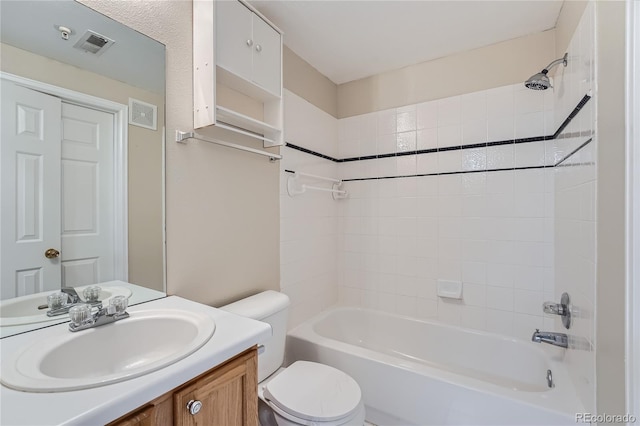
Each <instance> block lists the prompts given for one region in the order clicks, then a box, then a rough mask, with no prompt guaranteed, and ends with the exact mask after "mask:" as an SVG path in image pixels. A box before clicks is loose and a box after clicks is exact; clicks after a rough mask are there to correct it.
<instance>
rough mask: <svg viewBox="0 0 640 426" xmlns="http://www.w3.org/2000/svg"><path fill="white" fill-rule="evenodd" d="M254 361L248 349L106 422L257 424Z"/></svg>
mask: <svg viewBox="0 0 640 426" xmlns="http://www.w3.org/2000/svg"><path fill="white" fill-rule="evenodd" d="M257 364H258V356H257V350H256V349H255V348H252V349H249V350H248V351H245V352H243V353H242V354H240V355H238V356H236V357H235V358H233V359H231V360H229V361H227V362H225V363H224V364H223V365H221V366H218V367H215V368H213V369H211V370H210V371H207V372H206V373H204V374H202V375H201V376H199V377H197V378H195V379H193V380H191V381H189V382H188V383H185V384H184V385H183V386H180V387H179V388H177V389H174V390H172V391H170V392H167V393H166V394H164V395H162V396H161V397H159V398H156V399H155V400H153V401H150V402H149V403H148V404H145V405H144V406H143V407H141V408H139V409H138V410H135V411H134V412H132V413H128V414H125V415H124V416H123V417H122V418H120V419H118V420H116V421H114V422H111V423H109V425H108V426H134V425H141V426H145V425H157V426H171V425H175V426H187V425H228V426H234V425H238V426H240V425H246V426H250V425H256V426H257V424H258V410H257V408H258V406H257V401H258V394H257V389H258V376H257Z"/></svg>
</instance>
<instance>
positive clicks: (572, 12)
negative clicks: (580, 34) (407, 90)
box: [554, 0, 589, 71]
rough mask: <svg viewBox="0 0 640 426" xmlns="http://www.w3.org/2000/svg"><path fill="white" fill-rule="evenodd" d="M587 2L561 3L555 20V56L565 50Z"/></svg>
mask: <svg viewBox="0 0 640 426" xmlns="http://www.w3.org/2000/svg"><path fill="white" fill-rule="evenodd" d="M588 3H589V2H588V1H585V0H572V1H565V2H564V3H563V4H562V9H561V10H560V15H559V16H558V21H557V22H556V57H558V58H560V57H562V55H564V52H566V50H567V46H569V42H570V41H571V37H573V33H574V32H575V31H576V27H577V26H578V23H579V22H580V18H581V17H582V14H583V13H584V9H585V8H586V7H587V4H588ZM556 69H557V68H556ZM554 71H555V70H554Z"/></svg>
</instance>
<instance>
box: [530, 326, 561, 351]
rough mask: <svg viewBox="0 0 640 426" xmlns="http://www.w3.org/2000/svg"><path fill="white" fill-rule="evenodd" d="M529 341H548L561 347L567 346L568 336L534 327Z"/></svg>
mask: <svg viewBox="0 0 640 426" xmlns="http://www.w3.org/2000/svg"><path fill="white" fill-rule="evenodd" d="M531 341H532V342H536V343H548V344H550V345H553V346H560V347H561V348H568V347H569V338H568V337H567V335H566V334H564V333H554V332H551V331H540V330H538V329H537V328H536V331H534V332H533V336H531Z"/></svg>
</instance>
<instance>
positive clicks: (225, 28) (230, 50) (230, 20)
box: [216, 1, 255, 81]
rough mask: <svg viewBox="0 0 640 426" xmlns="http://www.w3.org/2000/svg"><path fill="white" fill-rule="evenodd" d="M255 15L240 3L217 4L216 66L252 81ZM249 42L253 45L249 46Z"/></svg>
mask: <svg viewBox="0 0 640 426" xmlns="http://www.w3.org/2000/svg"><path fill="white" fill-rule="evenodd" d="M252 15H253V13H252V12H251V11H250V10H249V9H247V8H246V7H244V6H243V5H242V3H240V2H239V1H218V2H216V28H217V29H216V34H217V36H216V37H217V42H216V65H219V66H221V67H222V68H224V69H226V70H228V71H231V72H232V73H234V74H236V75H239V76H240V77H242V78H244V79H246V80H248V81H251V69H252V59H251V55H252V53H253V45H254V44H255V40H253V35H252V31H251V16H252ZM247 40H249V41H250V42H251V45H247Z"/></svg>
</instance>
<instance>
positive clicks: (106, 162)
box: [61, 103, 115, 286]
mask: <svg viewBox="0 0 640 426" xmlns="http://www.w3.org/2000/svg"><path fill="white" fill-rule="evenodd" d="M113 157H114V144H113V115H112V114H109V113H106V112H102V111H96V110H93V109H90V108H85V107H80V106H76V105H71V104H66V103H63V104H62V160H61V164H62V167H61V182H62V185H61V186H62V196H61V199H62V204H61V212H62V217H61V223H62V225H61V235H62V250H61V252H62V265H63V269H62V283H63V285H66V286H80V285H86V284H94V283H98V282H103V281H110V280H113V279H115V264H114V262H115V258H114V232H115V231H114V213H115V212H114V164H113Z"/></svg>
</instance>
